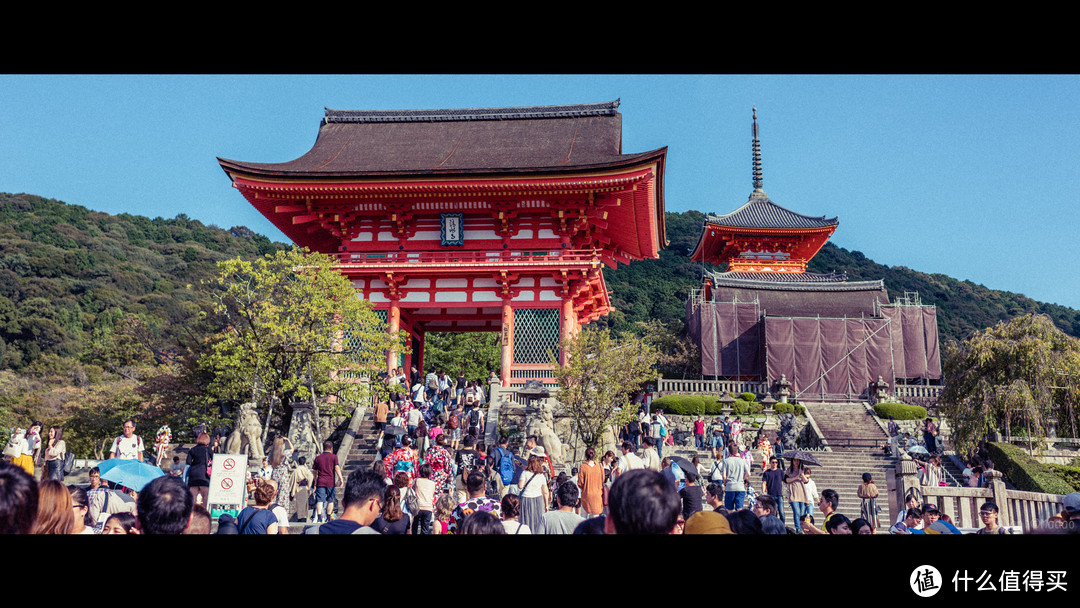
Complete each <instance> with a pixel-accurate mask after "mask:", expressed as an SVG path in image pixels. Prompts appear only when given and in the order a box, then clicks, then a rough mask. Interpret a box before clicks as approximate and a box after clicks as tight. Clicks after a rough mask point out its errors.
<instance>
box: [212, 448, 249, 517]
mask: <svg viewBox="0 0 1080 608" xmlns="http://www.w3.org/2000/svg"><path fill="white" fill-rule="evenodd" d="M246 472H247V456H246V455H244V454H214V465H213V468H212V469H211V471H210V495H209V496H207V499H206V502H207V504H212V505H240V508H241V509H242V508H243V507H244V502H245V500H244V499H245V495H244V489H245V485H244V474H245V473H246Z"/></svg>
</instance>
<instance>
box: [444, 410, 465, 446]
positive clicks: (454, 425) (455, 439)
mask: <svg viewBox="0 0 1080 608" xmlns="http://www.w3.org/2000/svg"><path fill="white" fill-rule="evenodd" d="M461 417H462V411H461V406H458V407H456V408H454V411H452V412H450V416H449V417H448V418H447V420H446V428H447V429H448V430H449V431H450V437H449V441H450V447H451V448H453V449H455V450H456V449H458V447H459V446H460V445H461V426H462V425H461Z"/></svg>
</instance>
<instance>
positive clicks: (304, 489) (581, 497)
mask: <svg viewBox="0 0 1080 608" xmlns="http://www.w3.org/2000/svg"><path fill="white" fill-rule="evenodd" d="M396 371H397V373H396V374H393V375H388V376H387V377H386V378H384V381H385V382H386V383H387V384H388V385H389V386H391V387H395V388H401V387H405V386H407V385H406V384H405V382H406V377H405V376H404V374H403V373H402V372H401V369H400V368H399V369H398V370H396ZM412 372H413V373H412V376H411V378H408V379H407V380H408V381H410V382H411V383H412V385H411V387H410V388H409V390H408V391H407V392H406V391H403V390H402V391H393V392H391V398H390V399H389V400H388V401H386V402H383V403H380V404H378V405H377V407H376V408H375V412H374V419H375V427H376V432H377V433H378V434H379V437H378V443H379V446H378V449H379V456H378V458H377V459H376V460H375V461H374V462H373V463H372V467H370V468H367V469H363V468H362V469H358V470H356V471H353V472H352V473H351V474H350V475H349V476H348V478H347V479H346V478H345V476H344V474H343V471H342V468H341V464H340V463H339V461H338V458H337V455H336V454H335V453H334V446H333V443H332V442H330V441H326V442H325V443H324V444H323V446H322V447H323V450H322V452H321V453H320V454H319V455H318V456H316V457H315V458H314V460H313V462H312V463H311V466H310V468H309V467H308V465H307V462H306V460H305V459H304V458H303V457H300V458H298V459H295V463H294V464H291V463H292V461H293V459H292V458H291V457H292V451H293V446H292V444H291V443H290V442H289V440H288V439H287V438H284V437H279V438H276V439H274V440H273V443H272V446H271V448H270V450H269V453H268V456H267V457H266V458H265V459H264V460H263V461H262V463H261V467H259V468H258V469H257V471H256V472H255V473H254V475H253V476H252V477H253V479H252V484H251V493H250V497H251V499H253V500H252V501H251V502H253V503H254V504H251V505H249V506H247V507H246V508H244V509H243V510H241V511H240V512H239V514H238V515H237V516H236V517H231V516H228V515H223V516H221V517H220V518H219V521H218V526H217V533H219V534H288V533H289V531H290V519H293V520H295V521H299V522H302V523H303V524H305V525H303V526H302V527H303V530H304V534H414V535H416V534H422V535H428V534H436V535H439V534H448V535H453V534H469V535H471V534H742V535H745V534H767V535H771V534H860V535H861V534H875V533H878V532H879V531H880V530H881V528H882V527H883V526H889V527H888V532H889V533H890V534H958V533H959V530H958V529H957V528H956V527H955V526H954V525H953V523H952V521H951V520H950V518H949V517H948V516H947V515H945V514H942V513H941V512H940V510H938V508H937V506H936V505H933V504H921V502H920V501H921V494H919V493H918V492H911V493H910V494H909V495H908V496H907V503H906V504H905V508H904V509H903V510H902V511H901V513H900V514H899V516H898V518H897V519H896V521H895V522H893V523H892V524H891V526H890V525H889V524H888V523H885V524H882V523H880V517H879V513H880V512H881V508H880V507H879V506H878V504H877V499H878V497H879V491H878V488H877V485H876V483H875V481H874V479H873V477H872V476H871V475H870V474H869V473H866V474H864V475H863V479H862V484H861V485H860V487H859V489H858V498H859V499H860V509H859V516H858V517H856V518H855V519H849V518H848V517H847V516H845V515H844V514H842V513H840V512H839V510H838V509H839V507H840V496H839V494H838V493H837V492H836V491H835V490H833V489H824V490H821V491H820V492H819V491H818V489H817V486H816V483H815V482H814V479H813V477H812V470H811V468H810V467H809V466H806V464H805V463H803V462H802V461H800V460H799V459H797V458H788V459H786V460H787V461H788V462H787V463H786V465H785V464H784V460H785V459H783V458H780V457H779V456H778V455H772V454H773V451H772V449H771V448H772V446H770V445H769V443H768V441H767V439H763V440H762V443H763V446H764V447H765V448H766V449H764V450H763V453H764V455H765V462H763V463H762V465H763V466H762V469H763V470H762V472H761V473H760V482H761V483H760V485H759V486H758V488H760V491H759V492H755V491H754V485H753V482H756V481H757V479H756V475H752V471H753V465H754V462H753V460H752V459H751V458H750V456H749V449H748V448H749V444H748V443H747V442H746V441H745V440H744V438H743V437H742V436H743V435H744V434H743V433H742V429H741V428H740V427H741V425H740V421H739V420H738V418H736V419H735V420H734V421H732V420H730V419H727V420H724V421H721V420H720V419H717V420H716V421H715V423H714V424H713V425H712V426H711V427H707V426H706V425H705V424H704V421H703V420H702V419H701V418H700V417H699V420H698V421H697V424H695V426H694V434H695V435H696V437H695V438H694V439H695V445H697V446H698V447H699V449H708V448H712V449H713V450H714V454H715V455H716V456H717V458H716V461H715V463H714V464H713V465H712V466H711V467H704V466H703V465H702V464H701V463H700V461H699V460H698V458H696V457H695V458H693V459H692V461H686V460H685V459H683V458H681V457H679V456H676V455H673V454H669V455H668V456H664V455H663V448H662V446H663V445H664V444H665V443H666V442H667V441H668V439H669V437H670V433H669V432H668V431H667V428H668V426H669V424H668V422H667V420H666V418H665V417H664V415H663V412H662V411H658V412H656V413H653V414H643V415H642V416H641V417H640V418H638V419H637V420H636V421H633V422H632V423H631V424H630V425H628V426H627V427H626V428H625V429H624V434H623V439H622V441H621V444H620V445H619V446H618V450H617V451H618V454H616V453H615V451H614V450H611V451H606V452H605V453H604V454H603V455H600V454H598V452H597V450H596V449H594V448H591V447H590V448H587V449H586V451H585V453H584V457H585V458H584V461H582V462H580V463H578V466H576V467H573V468H572V469H571V471H570V474H569V475H568V474H566V473H565V472H563V473H559V474H558V475H556V474H555V468H554V465H553V463H552V461H551V458H549V457H548V455H547V454H546V453H545V450H544V447H543V446H542V445H538V440H537V437H535V436H529V437H527V438H526V439H525V441H524V444H523V445H522V446H521V447H520V448H519V449H518V450H511V449H510V447H509V439H508V437H506V436H500V437H499V438H498V439H497V440H496V443H495V445H490V446H489V445H486V443H485V441H484V437H485V434H484V427H485V417H486V412H485V411H484V409H483V406H484V401H485V393H484V391H483V389H481V388H479V386H478V385H479V384H480V383H479V382H468V381H466V380H465V379H464V374H462V375H461V376H460V377H459V378H458V379H457V381H453V380H450V379H449V377H448V376H447V375H446V374H445V372H436V370H431V372H430V373H429V374H428V375H427V376H421V375H420V374H418V372H417V370H416V369H415V368H413V370H412ZM42 428H43V425H41V424H40V423H35V424H33V425H31V426H30V428H29V429H27V430H26V431H25V432H24V433H23V434H22V435H21V437H20V438H19V439H20V441H18V442H17V441H14V438H13V441H12V442H11V443H9V446H8V449H7V450H5V460H6V461H7V462H5V463H3V464H0V533H9V534H10V533H33V534H95V533H99V534H209V533H210V531H211V516H210V513H209V511H207V505H206V503H207V498H208V489H209V480H210V474H211V465H212V461H213V454H214V449H213V447H212V446H211V438H210V436H209V435H208V434H207V433H205V432H200V433H199V434H198V436H197V439H196V445H195V446H194V447H193V448H191V450H189V453H188V455H187V460H186V465H182V464H181V463H180V459H179V458H178V457H177V458H174V459H173V462H172V466H170V467H169V474H168V475H163V476H161V477H157V478H156V479H154V480H153V481H151V482H149V483H147V484H146V485H145V486H143V487H139V488H130V487H124V486H121V485H118V484H114V483H109V482H105V481H104V480H102V478H101V472H100V471H99V470H98V468H96V467H95V468H93V469H91V470H90V472H89V479H90V485H89V488H82V487H77V486H74V485H67V486H65V485H64V483H63V470H64V466H63V461H64V456H65V454H66V449H65V446H64V440H63V430H62V429H61V428H60V427H52V428H50V429H49V430H48V433H47V438H46V437H41V436H40V433H41V430H42ZM134 430H135V423H134V421H132V420H128V421H126V422H125V424H124V427H123V433H122V434H120V435H119V436H118V437H117V438H116V440H115V441H113V443H112V446H111V447H110V453H109V458H110V459H111V458H119V459H138V460H142V457H143V451H144V449H145V448H144V446H143V444H142V440H141V438H140V437H139V436H138V435H136V434H135V433H134ZM706 435H711V436H710V437H709V438H708V440H706ZM930 436H931V437H933V435H930ZM924 440H927V439H925V438H924ZM927 441H928V440H927ZM761 447H762V446H759V449H760V448H761ZM720 456H722V457H720ZM935 457H936V455H932V457H931V459H929V460H928V461H927V470H926V473H925V480H924V481H925V482H926V483H929V484H933V483H936V481H937V479H938V477H937V475H939V474H938V473H937V472H936V471H935V469H933V468H932V467H933V466H934V465H935V464H936V466H940V463H935V462H934V458H935ZM159 461H160V456H159ZM35 464H38V465H40V466H41V467H42V468H41V470H40V472H41V480H40V481H38V480H37V479H36V477H35V474H36V472H37V471H36V470H35ZM977 466H978V465H974V464H973V466H972V468H971V471H970V472H969V471H965V475H970V477H971V478H972V479H976V480H979V481H981V473H982V471H981V470H978V468H977ZM103 468H104V467H103ZM339 488H340V489H341V490H342V496H341V498H340V501H339V499H338V493H337V490H338V489H339ZM309 496H310V501H311V503H313V504H314V507H315V508H314V509H312V510H310V511H309V509H308V505H309ZM339 502H340V507H341V508H340V513H336V511H338V510H339V509H338V508H337V507H338V504H339ZM998 513H999V512H998V507H997V505H995V504H994V503H993V502H986V503H985V504H983V505H982V507H981V508H980V511H979V515H980V517H981V518H982V522H983V524H984V526H983V527H982V528H980V529H979V530H978V532H977V533H979V534H1004V533H1008V529H1007V528H1006V527H1003V526H1000V525H999V524H998V521H997V519H998ZM815 517H816V518H815ZM1052 520H1056V521H1058V522H1062V523H1064V522H1074V525H1080V494H1078V493H1073V494H1070V495H1069V496H1067V497H1066V500H1065V509H1064V510H1063V512H1062V513H1061V514H1059V515H1057V516H1055V517H1054V518H1052Z"/></svg>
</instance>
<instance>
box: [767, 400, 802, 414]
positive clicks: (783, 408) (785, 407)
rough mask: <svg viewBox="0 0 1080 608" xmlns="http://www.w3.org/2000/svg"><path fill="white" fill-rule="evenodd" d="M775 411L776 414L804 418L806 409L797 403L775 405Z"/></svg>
mask: <svg viewBox="0 0 1080 608" xmlns="http://www.w3.org/2000/svg"><path fill="white" fill-rule="evenodd" d="M773 407H774V408H775V409H776V413H777V414H795V415H796V416H804V417H805V416H806V408H805V407H803V406H801V405H799V404H798V403H777V404H776V405H774V406H773Z"/></svg>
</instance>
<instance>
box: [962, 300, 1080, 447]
mask: <svg viewBox="0 0 1080 608" xmlns="http://www.w3.org/2000/svg"><path fill="white" fill-rule="evenodd" d="M942 367H943V370H942V371H943V376H944V377H943V384H944V390H943V391H942V394H941V400H940V404H941V415H942V416H943V417H944V418H945V419H946V420H947V421H948V422H949V425H950V426H951V427H952V440H953V444H954V445H955V447H956V449H957V451H959V452H969V451H971V450H973V449H974V448H975V447H976V446H977V445H978V443H979V441H980V440H982V439H983V438H984V437H986V436H987V435H990V434H991V433H993V432H994V431H996V430H999V429H1005V430H1007V429H1011V428H1022V429H1024V430H1025V431H1026V432H1027V435H1028V436H1029V437H1031V438H1032V441H1037V442H1039V443H1041V442H1042V439H1043V438H1045V436H1046V431H1047V427H1048V424H1049V422H1050V419H1051V418H1056V419H1057V420H1058V421H1059V423H1058V428H1059V429H1063V430H1067V431H1071V432H1072V433H1073V434H1075V428H1076V423H1077V420H1076V406H1077V404H1078V401H1080V340H1077V339H1076V338H1073V337H1070V336H1067V335H1065V334H1064V333H1063V332H1062V331H1060V330H1059V329H1057V328H1056V327H1054V324H1053V323H1052V322H1051V321H1050V319H1049V318H1048V317H1046V316H1044V315H1038V314H1028V315H1024V316H1022V317H1017V318H1015V319H1012V320H1011V321H1004V322H1001V323H998V324H997V325H995V326H993V327H990V328H987V329H984V330H982V331H978V332H975V334H974V335H973V336H972V337H971V338H969V339H967V340H965V341H964V342H962V343H961V344H959V345H958V346H950V347H948V348H947V351H946V356H945V361H944V364H943V366H942Z"/></svg>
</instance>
